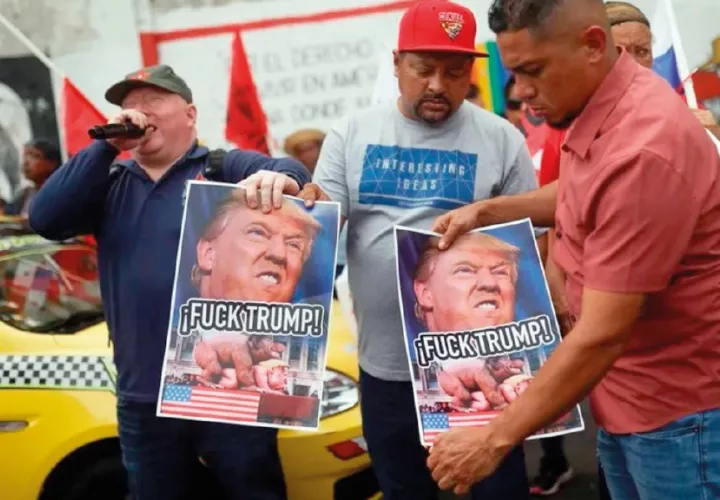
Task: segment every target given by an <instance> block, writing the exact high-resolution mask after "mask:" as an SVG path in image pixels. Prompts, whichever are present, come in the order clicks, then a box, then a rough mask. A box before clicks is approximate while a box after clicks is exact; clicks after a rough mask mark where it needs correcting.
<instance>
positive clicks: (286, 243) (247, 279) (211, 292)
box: [192, 188, 320, 392]
mask: <svg viewBox="0 0 720 500" xmlns="http://www.w3.org/2000/svg"><path fill="white" fill-rule="evenodd" d="M240 190H241V188H237V189H235V190H234V191H233V192H232V193H231V194H230V196H228V198H226V199H225V200H224V201H223V202H222V203H221V204H220V205H219V206H218V208H217V209H216V210H215V213H214V214H213V216H212V218H211V219H210V221H209V222H208V224H207V225H206V227H205V230H204V231H203V233H202V235H201V236H200V239H199V241H198V243H197V247H196V252H197V259H196V263H195V266H194V267H193V270H192V281H193V284H194V285H195V286H196V287H197V289H198V291H199V296H200V297H201V298H204V299H218V300H235V301H253V302H280V303H289V302H291V300H292V297H293V294H294V293H295V288H296V287H297V285H298V282H299V280H300V277H301V276H302V272H303V267H304V265H305V263H306V262H307V260H308V258H309V257H310V253H311V252H312V246H313V242H314V241H315V238H316V237H317V234H318V232H319V231H320V225H319V224H318V222H317V221H316V220H315V219H314V218H313V217H312V216H310V215H309V214H308V213H307V212H305V211H304V210H303V209H302V208H301V207H300V206H298V205H297V204H295V203H294V202H293V201H291V200H288V199H284V200H283V204H282V207H281V208H280V209H279V210H273V211H272V212H270V213H263V212H262V211H260V210H253V209H251V208H249V207H248V206H247V205H246V202H245V197H244V196H243V194H242V192H241V191H240ZM283 350H284V345H283V344H280V343H277V342H274V341H273V340H272V337H271V336H266V335H251V336H249V335H245V334H243V333H242V332H237V333H228V334H221V335H215V336H210V337H208V338H205V339H203V340H202V341H201V342H199V343H198V344H197V345H196V346H195V350H194V359H195V362H196V363H197V365H198V366H199V367H200V368H201V369H202V374H201V375H200V376H199V379H200V381H201V382H203V383H204V384H206V385H215V386H219V387H224V388H228V389H232V388H252V389H257V390H261V391H263V392H275V391H279V390H281V388H280V387H278V384H277V383H274V382H276V380H275V379H274V378H273V377H274V374H276V373H279V372H280V369H281V368H282V369H283V370H285V368H286V367H282V366H279V365H278V366H275V365H273V366H274V367H275V368H276V369H273V370H267V369H265V368H266V367H265V365H266V364H267V363H268V362H269V361H270V360H279V358H280V357H281V355H282V352H283ZM283 373H284V372H283ZM282 380H283V383H285V382H286V376H283V377H282ZM270 389H272V391H271V390H270Z"/></svg>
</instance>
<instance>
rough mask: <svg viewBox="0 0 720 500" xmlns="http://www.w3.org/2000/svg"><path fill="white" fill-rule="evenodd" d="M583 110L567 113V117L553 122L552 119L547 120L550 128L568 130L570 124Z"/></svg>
mask: <svg viewBox="0 0 720 500" xmlns="http://www.w3.org/2000/svg"><path fill="white" fill-rule="evenodd" d="M581 112H582V111H578V112H574V113H570V114H567V115H565V117H564V118H563V119H562V120H558V121H555V122H551V121H550V120H548V121H547V124H548V126H549V127H550V128H554V129H555V130H567V129H569V128H570V125H572V124H573V122H574V121H575V119H576V118H577V117H578V116H580V113H581Z"/></svg>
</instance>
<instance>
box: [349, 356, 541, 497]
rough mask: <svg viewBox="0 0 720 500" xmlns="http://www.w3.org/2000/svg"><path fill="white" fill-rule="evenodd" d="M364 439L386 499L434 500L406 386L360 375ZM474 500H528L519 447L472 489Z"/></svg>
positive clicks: (433, 485)
mask: <svg viewBox="0 0 720 500" xmlns="http://www.w3.org/2000/svg"><path fill="white" fill-rule="evenodd" d="M360 411H361V412H362V420H363V434H364V436H365V440H366V442H367V444H368V451H369V453H370V458H371V460H372V466H373V470H374V472H375V475H376V477H377V479H378V483H379V484H380V489H381V490H382V493H383V499H384V500H436V499H437V495H438V487H437V484H436V483H435V482H434V481H433V479H432V476H431V475H430V470H429V469H428V467H427V464H426V460H427V451H426V450H425V448H424V447H423V446H422V444H421V443H420V436H419V433H418V423H417V416H416V415H417V413H416V410H415V401H414V398H413V388H412V384H411V383H410V382H389V381H385V380H380V379H378V378H375V377H373V376H371V375H369V374H367V373H366V372H364V371H362V370H361V371H360ZM471 497H472V498H473V500H495V499H500V500H527V499H529V498H530V485H529V483H528V479H527V472H526V470H525V455H524V453H523V448H522V446H519V447H517V448H516V449H515V450H513V451H512V452H511V453H510V454H509V455H508V456H507V458H506V459H505V460H504V461H503V463H502V464H501V465H500V467H499V468H498V470H497V471H496V472H495V474H493V475H492V476H490V477H488V478H487V479H485V480H484V481H482V482H480V483H478V484H476V485H475V486H474V487H473V489H472V493H471Z"/></svg>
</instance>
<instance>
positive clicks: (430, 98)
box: [413, 95, 452, 125]
mask: <svg viewBox="0 0 720 500" xmlns="http://www.w3.org/2000/svg"><path fill="white" fill-rule="evenodd" d="M433 100H435V101H443V102H444V103H445V104H447V107H448V110H447V112H446V113H444V114H442V115H439V116H438V115H435V114H433V116H432V117H426V116H423V114H422V112H421V111H420V107H421V106H422V105H423V103H425V102H427V101H433ZM413 114H414V115H415V116H416V117H417V118H418V119H419V120H420V121H422V122H423V123H425V124H427V125H438V124H440V123H443V122H444V121H445V120H447V119H448V118H449V117H450V115H451V114H452V105H451V104H450V101H448V99H447V97H445V96H444V95H426V96H424V97H423V98H422V99H420V100H419V101H418V102H417V104H415V107H414V108H413ZM436 116H437V117H436Z"/></svg>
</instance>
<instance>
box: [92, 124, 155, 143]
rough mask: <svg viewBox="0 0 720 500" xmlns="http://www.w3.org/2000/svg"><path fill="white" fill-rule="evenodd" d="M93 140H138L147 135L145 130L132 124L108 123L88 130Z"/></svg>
mask: <svg viewBox="0 0 720 500" xmlns="http://www.w3.org/2000/svg"><path fill="white" fill-rule="evenodd" d="M88 135H89V136H90V138H91V139H115V138H117V137H122V138H125V139H137V138H139V137H142V136H143V135H145V129H144V128H140V127H138V126H137V125H135V124H134V123H132V122H125V123H108V124H107V125H96V126H95V127H93V128H91V129H90V130H88Z"/></svg>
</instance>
